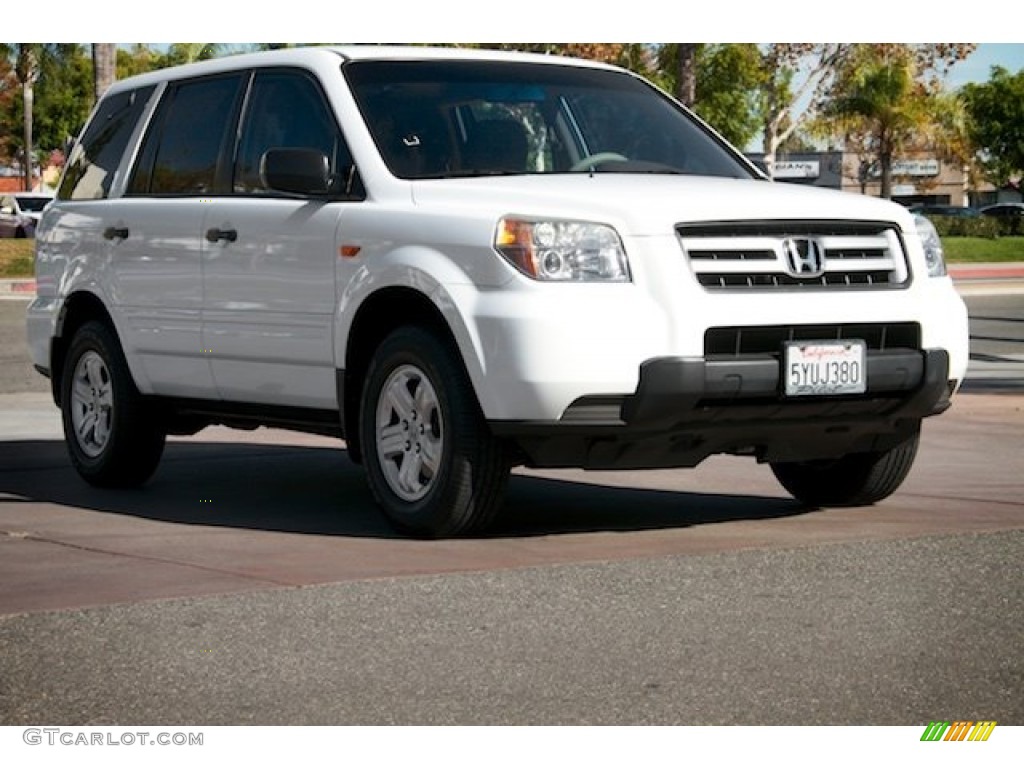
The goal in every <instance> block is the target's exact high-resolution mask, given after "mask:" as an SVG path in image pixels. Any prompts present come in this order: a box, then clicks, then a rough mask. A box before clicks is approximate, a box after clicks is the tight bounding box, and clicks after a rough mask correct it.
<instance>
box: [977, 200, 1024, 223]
mask: <svg viewBox="0 0 1024 768" xmlns="http://www.w3.org/2000/svg"><path fill="white" fill-rule="evenodd" d="M981 214H982V215H983V216H998V217H999V218H1001V219H1003V218H1018V219H1019V218H1021V217H1022V216H1024V203H996V204H995V205H986V206H985V207H984V208H982V209H981Z"/></svg>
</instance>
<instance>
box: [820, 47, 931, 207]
mask: <svg viewBox="0 0 1024 768" xmlns="http://www.w3.org/2000/svg"><path fill="white" fill-rule="evenodd" d="M844 90H845V93H846V95H845V96H841V97H840V98H838V99H836V100H835V101H834V102H832V104H831V105H830V106H829V108H828V109H827V110H826V114H827V116H828V117H829V118H830V119H831V120H832V121H834V122H835V123H836V124H838V125H840V126H842V127H844V128H845V133H846V134H847V135H850V134H853V133H860V134H861V135H863V136H865V138H866V139H867V141H868V142H869V144H870V148H871V153H872V155H873V156H874V157H875V158H876V159H877V162H878V169H879V171H880V173H881V184H882V190H881V196H882V197H884V198H891V197H892V166H893V161H894V159H895V156H896V154H897V152H899V151H900V150H901V149H903V147H904V146H905V145H906V144H907V143H908V142H910V141H911V140H912V139H913V138H914V137H915V135H920V134H922V133H925V132H927V131H928V129H929V128H930V127H931V125H932V119H931V118H932V115H933V114H934V110H933V109H932V108H931V107H932V105H931V103H930V101H931V99H932V96H931V95H930V94H929V93H928V91H927V90H926V89H925V87H924V86H923V85H922V84H921V83H919V82H918V81H917V79H916V78H915V71H914V64H913V61H912V59H911V58H910V57H909V56H895V57H891V58H890V57H886V58H885V59H882V60H877V59H870V58H869V59H867V60H862V61H860V62H858V63H857V64H856V65H855V67H854V69H853V70H852V71H851V72H850V73H849V81H848V84H847V86H846V88H845V89H844Z"/></svg>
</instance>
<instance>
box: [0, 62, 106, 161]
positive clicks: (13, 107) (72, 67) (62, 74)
mask: <svg viewBox="0 0 1024 768" xmlns="http://www.w3.org/2000/svg"><path fill="white" fill-rule="evenodd" d="M22 46H26V48H24V50H23V49H22ZM27 46H31V48H28V47H27ZM7 53H8V56H9V57H11V59H12V60H13V61H14V62H15V66H14V70H15V72H16V74H15V76H14V80H15V81H16V82H17V83H18V87H17V89H16V91H15V92H13V93H10V94H9V96H10V101H9V105H10V107H9V109H6V110H3V111H0V140H2V142H3V145H4V149H5V151H6V153H7V155H8V156H9V157H18V158H21V160H22V162H23V166H24V167H26V169H27V166H28V163H24V158H25V157H26V156H30V157H32V160H33V163H35V162H37V157H38V156H39V155H44V154H45V155H47V156H48V155H49V154H50V152H51V151H52V150H54V149H60V148H63V146H64V144H65V142H66V141H67V139H68V138H69V137H71V136H74V135H75V134H77V133H78V131H79V130H80V129H81V127H82V125H83V123H84V122H85V119H86V117H88V115H89V110H90V108H91V107H92V103H93V97H92V93H93V78H92V64H91V62H90V60H89V57H88V55H87V54H86V51H85V48H84V46H81V45H75V44H64V43H61V44H37V43H25V44H21V45H18V46H17V50H15V46H8V47H7ZM26 56H31V59H32V61H31V65H29V63H28V62H26V61H25V58H26ZM26 75H31V89H28V88H26V81H25V79H24V78H25V76H26ZM29 90H30V92H29ZM26 97H27V98H26Z"/></svg>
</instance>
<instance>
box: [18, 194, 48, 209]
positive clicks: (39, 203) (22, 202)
mask: <svg viewBox="0 0 1024 768" xmlns="http://www.w3.org/2000/svg"><path fill="white" fill-rule="evenodd" d="M48 202H50V198H48V197H19V198H18V207H19V208H21V210H23V211H29V212H31V213H39V212H40V211H41V210H43V208H45V207H46V204H47V203H48Z"/></svg>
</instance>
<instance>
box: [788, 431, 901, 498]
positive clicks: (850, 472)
mask: <svg viewBox="0 0 1024 768" xmlns="http://www.w3.org/2000/svg"><path fill="white" fill-rule="evenodd" d="M918 437H919V433H918V432H915V433H914V434H913V435H912V436H911V437H909V438H908V439H907V440H905V441H904V442H902V443H900V444H899V445H897V446H896V447H895V448H891V449H890V450H888V451H877V452H874V453H856V454H851V455H850V456H844V457H842V458H840V459H835V460H830V461H807V462H775V463H773V464H772V465H771V467H772V472H774V473H775V477H776V478H777V479H778V481H779V482H780V483H782V486H783V487H784V488H785V489H786V490H787V491H789V492H790V493H791V494H792V495H793V496H794V498H796V499H797V500H798V501H801V502H803V503H804V504H807V505H808V506H812V507H860V506H867V505H869V504H874V503H875V502H878V501H881V500H882V499H885V498H887V497H889V496H891V495H892V494H893V493H895V492H896V489H897V488H899V487H900V485H902V484H903V481H904V480H905V479H906V478H907V475H908V474H909V473H910V468H911V467H912V466H913V464H914V457H915V456H916V455H917V445H918Z"/></svg>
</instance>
